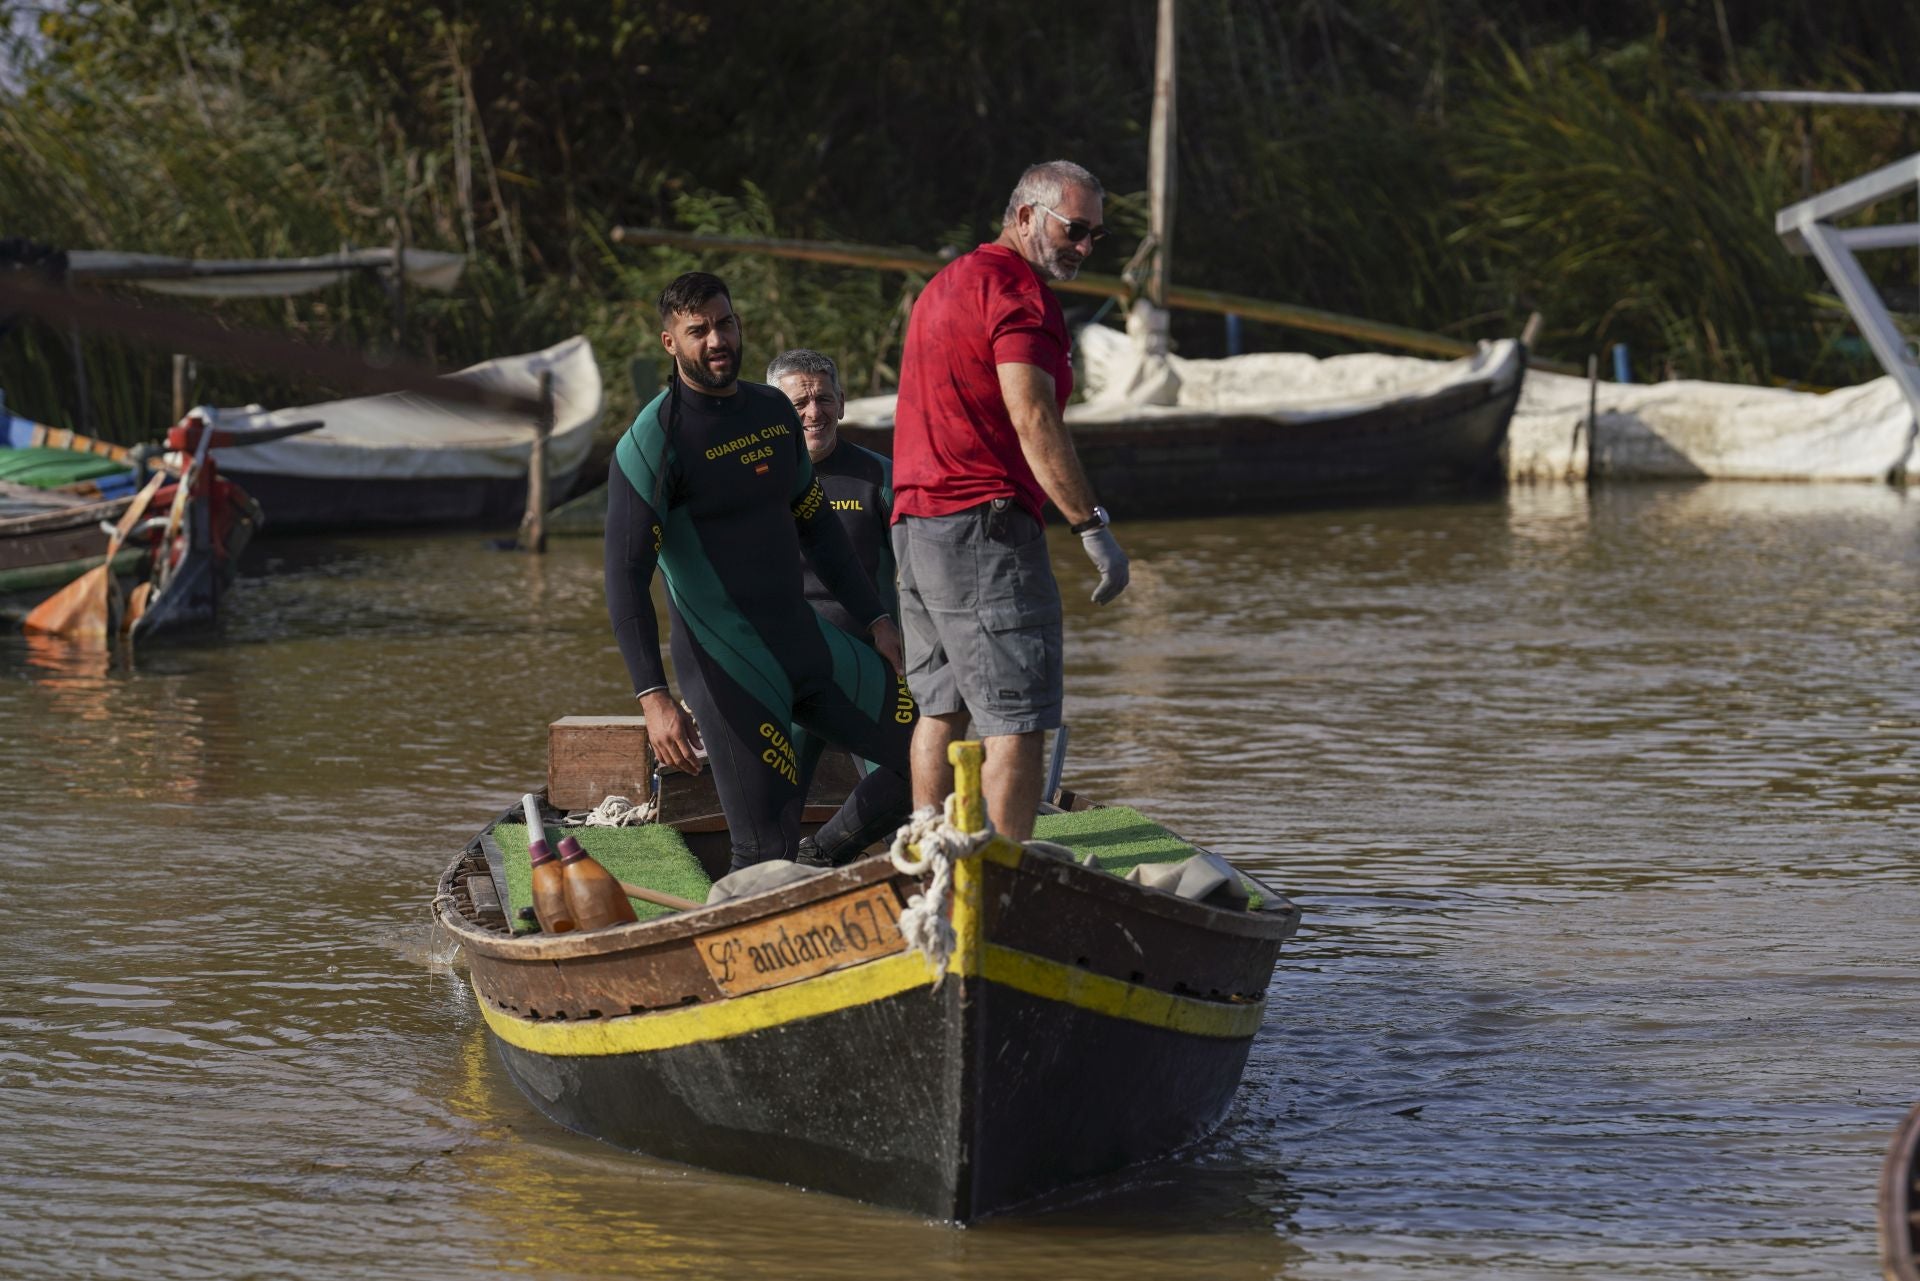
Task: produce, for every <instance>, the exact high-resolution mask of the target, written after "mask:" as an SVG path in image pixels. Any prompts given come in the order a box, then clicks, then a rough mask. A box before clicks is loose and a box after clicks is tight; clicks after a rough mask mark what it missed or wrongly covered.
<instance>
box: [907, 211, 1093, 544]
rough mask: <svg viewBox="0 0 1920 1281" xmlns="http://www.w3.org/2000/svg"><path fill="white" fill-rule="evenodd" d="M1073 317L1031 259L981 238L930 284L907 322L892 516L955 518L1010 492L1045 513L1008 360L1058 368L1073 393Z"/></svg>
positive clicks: (1064, 393) (1060, 395) (1057, 388)
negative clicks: (1023, 448) (1009, 385)
mask: <svg viewBox="0 0 1920 1281" xmlns="http://www.w3.org/2000/svg"><path fill="white" fill-rule="evenodd" d="M1070 351H1071V345H1070V343H1069V342H1068V339H1067V318H1066V316H1065V315H1063V314H1062V313H1061V311H1060V302H1059V300H1058V299H1057V298H1055V297H1054V296H1053V290H1051V289H1049V288H1048V287H1047V285H1046V282H1045V281H1044V280H1042V278H1041V276H1040V273H1039V272H1037V271H1035V270H1034V269H1033V267H1032V266H1031V265H1029V264H1028V262H1027V260H1026V259H1024V258H1022V257H1021V256H1020V255H1019V254H1017V253H1015V252H1014V251H1013V250H1011V249H1008V248H1005V247H1004V246H1001V245H992V244H989V245H981V246H980V247H979V248H978V249H976V250H974V251H973V252H972V253H970V254H967V255H965V256H963V257H960V258H957V259H955V260H954V261H953V262H950V263H948V264H947V265H946V266H945V267H942V268H941V269H940V272H939V274H938V275H936V276H934V278H933V279H932V280H930V281H928V282H927V287H926V289H925V290H924V291H923V292H922V293H921V295H920V299H919V301H918V302H916V303H914V305H913V315H912V316H911V317H910V318H909V319H908V321H907V343H906V349H905V351H904V352H903V353H902V354H901V358H900V399H899V402H898V405H897V407H896V408H895V410H894V416H893V519H894V520H895V521H898V520H899V519H900V518H901V517H902V516H946V515H949V514H951V513H953V512H957V511H964V510H965V509H966V508H969V507H976V506H978V505H979V504H981V503H984V502H986V501H987V500H988V499H989V498H1005V497H1007V496H1009V495H1011V496H1012V498H1013V499H1014V501H1015V502H1017V503H1019V504H1020V506H1022V507H1024V508H1025V509H1026V510H1027V511H1029V512H1032V513H1033V515H1034V517H1035V518H1036V519H1037V518H1039V516H1040V510H1041V507H1042V506H1043V505H1044V504H1045V503H1046V501H1047V496H1046V493H1045V491H1044V490H1042V489H1041V488H1040V482H1039V481H1037V480H1035V479H1034V476H1033V468H1032V467H1030V466H1028V465H1027V458H1026V455H1025V454H1023V453H1021V452H1020V438H1019V436H1018V435H1017V434H1016V433H1015V431H1014V429H1013V420H1012V419H1011V418H1010V417H1008V415H1007V405H1006V401H1005V400H1003V399H1002V398H1001V395H1000V374H999V372H998V369H997V366H1000V365H1016V364H1017V365H1036V366H1038V367H1039V368H1041V369H1044V370H1045V371H1046V372H1048V373H1050V374H1052V375H1053V387H1054V394H1055V396H1056V398H1057V399H1058V400H1059V402H1060V408H1061V409H1062V410H1064V409H1066V407H1067V397H1068V396H1070V395H1072V394H1073V365H1072V362H1071V360H1070V359H1069V353H1070Z"/></svg>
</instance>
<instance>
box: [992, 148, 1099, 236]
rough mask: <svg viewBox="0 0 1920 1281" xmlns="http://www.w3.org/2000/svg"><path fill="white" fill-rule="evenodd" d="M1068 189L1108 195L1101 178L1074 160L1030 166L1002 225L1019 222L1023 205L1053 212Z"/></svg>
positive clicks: (1014, 191) (1004, 216) (1053, 161)
mask: <svg viewBox="0 0 1920 1281" xmlns="http://www.w3.org/2000/svg"><path fill="white" fill-rule="evenodd" d="M1068 187H1080V188H1082V189H1084V190H1086V191H1087V192H1088V193H1090V194H1092V195H1095V196H1100V197H1103V198H1104V197H1105V196H1106V194H1107V191H1106V188H1105V187H1102V186H1101V185H1100V180H1099V179H1098V178H1096V177H1094V176H1093V175H1092V174H1091V173H1088V172H1087V171H1086V170H1085V169H1084V168H1082V167H1081V166H1079V165H1076V164H1074V163H1073V161H1071V160H1049V161H1047V162H1045V163H1044V164H1038V165H1029V166H1027V171H1026V172H1025V173H1023V174H1021V175H1020V181H1019V182H1018V183H1017V184H1015V186H1014V188H1013V194H1012V195H1011V196H1009V197H1007V211H1006V213H1004V214H1002V215H1001V221H1002V222H1005V223H1010V222H1012V221H1013V220H1014V219H1016V218H1018V217H1019V216H1020V206H1021V205H1045V206H1047V208H1049V209H1051V208H1053V207H1054V206H1055V205H1057V204H1059V203H1060V197H1061V196H1062V195H1064V194H1065V193H1066V189H1067V188H1068Z"/></svg>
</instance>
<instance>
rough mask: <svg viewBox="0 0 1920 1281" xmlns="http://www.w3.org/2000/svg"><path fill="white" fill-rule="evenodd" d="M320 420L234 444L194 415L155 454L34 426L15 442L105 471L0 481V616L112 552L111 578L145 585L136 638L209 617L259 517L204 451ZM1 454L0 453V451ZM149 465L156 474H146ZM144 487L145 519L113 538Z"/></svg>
mask: <svg viewBox="0 0 1920 1281" xmlns="http://www.w3.org/2000/svg"><path fill="white" fill-rule="evenodd" d="M23 421H24V420H20V419H14V420H13V423H14V425H16V426H17V425H19V424H20V423H22V422H23ZM319 425H320V424H319V423H317V422H304V423H292V424H286V425H283V426H280V427H276V428H271V429H267V430H263V431H259V432H256V433H255V434H254V436H252V437H251V438H246V439H243V438H241V437H239V436H237V435H235V434H234V433H230V432H223V431H218V430H214V429H211V428H209V427H208V426H207V425H206V423H205V420H204V418H202V417H200V416H199V414H198V413H197V412H196V413H195V414H190V415H188V417H187V418H186V419H185V420H184V421H183V422H181V423H179V424H177V425H176V426H174V427H172V428H171V429H169V431H168V433H167V439H166V442H165V445H164V447H163V451H161V452H154V453H150V452H149V451H148V450H147V449H144V448H143V449H138V450H128V449H126V448H124V447H121V446H116V445H106V444H104V443H103V442H100V441H96V440H92V439H90V438H87V437H84V436H76V435H75V434H74V433H71V432H55V431H53V430H52V429H49V428H45V427H40V428H38V429H37V431H36V433H35V434H34V435H33V437H32V439H31V443H29V444H27V445H24V446H18V445H16V446H15V447H14V448H15V449H17V450H18V449H31V450H35V451H38V453H39V454H40V455H41V456H44V455H46V454H47V453H48V452H49V451H53V452H58V451H61V450H66V451H71V452H72V453H73V454H74V456H75V457H76V458H77V459H85V458H89V457H92V458H104V459H110V460H111V461H112V462H113V464H114V467H115V470H111V471H107V472H104V473H98V474H90V475H89V476H88V478H87V479H85V480H82V481H74V482H70V483H66V484H59V485H55V486H54V487H52V488H49V489H36V488H33V487H31V486H25V485H17V484H11V483H0V601H4V602H5V604H4V608H3V610H0V612H4V613H5V614H7V615H9V616H24V615H26V614H27V613H28V612H29V611H30V610H31V609H32V607H33V606H35V605H37V604H38V603H39V602H40V600H41V598H42V597H44V596H45V595H46V594H47V593H48V592H50V591H53V590H55V589H59V588H62V587H64V586H65V585H66V584H68V583H71V582H73V581H74V580H75V579H77V578H79V577H80V576H81V575H82V574H85V573H87V572H88V571H90V570H93V569H95V568H97V567H99V566H100V565H102V564H106V563H108V560H109V556H111V571H110V572H111V573H113V574H114V575H116V576H118V575H127V576H129V577H130V578H132V579H133V580H135V584H136V586H138V585H139V584H145V590H144V591H142V592H141V593H140V600H141V602H142V607H141V609H140V610H139V612H138V613H137V614H136V615H133V616H132V622H131V624H130V625H129V628H128V631H129V634H130V635H132V636H134V637H136V638H146V637H152V636H157V635H160V634H163V633H167V632H175V631H184V630H189V629H194V628H199V627H206V626H210V625H212V624H214V623H216V622H217V621H218V620H219V617H220V613H221V607H222V602H223V600H224V598H225V596H226V592H227V589H228V588H229V587H231V586H232V584H233V580H234V577H235V573H236V570H237V566H238V562H239V557H240V553H241V552H242V551H243V550H244V549H245V548H246V546H247V544H248V543H249V542H250V541H251V540H252V538H253V536H254V534H255V533H256V532H258V530H259V529H260V527H261V526H262V525H263V524H265V517H264V515H263V514H262V512H261V509H260V505H259V504H258V503H257V502H255V501H254V499H253V497H252V496H251V495H250V494H248V493H247V492H246V490H244V489H242V488H241V487H240V486H238V485H236V484H234V483H232V482H231V481H229V480H227V479H226V478H224V477H223V476H221V475H220V470H219V467H218V466H217V465H216V464H215V463H214V461H213V460H212V459H211V458H210V457H208V453H209V451H210V449H211V448H212V447H214V446H216V445H217V446H225V447H228V448H239V447H242V446H245V445H247V444H248V443H250V442H252V441H261V442H264V441H269V440H276V439H282V438H285V437H288V436H293V435H297V434H300V433H302V432H306V431H311V430H314V429H315V428H317V427H318V426H319ZM15 435H16V436H18V433H17V432H16V433H15ZM8 452H9V451H8V450H6V449H0V456H4V455H6V454H7V453H8ZM54 461H56V462H57V460H54ZM36 470H39V471H40V472H41V473H42V474H43V475H46V476H49V477H52V478H55V479H58V478H59V477H61V476H64V475H71V474H73V472H72V470H71V469H68V468H63V467H60V466H52V467H48V468H39V469H36ZM150 470H151V472H152V473H156V474H157V473H164V474H165V475H164V477H162V479H160V480H158V481H154V480H153V476H152V475H150V474H149V472H150ZM149 482H151V483H154V484H156V485H157V487H156V488H155V489H154V492H153V493H152V494H151V495H149V497H148V505H147V507H146V513H145V514H146V519H145V520H143V521H141V522H140V523H139V524H138V525H136V526H134V527H133V528H131V529H129V530H127V531H125V532H124V533H123V534H121V535H119V536H116V527H117V526H118V525H119V524H120V523H122V521H123V519H124V518H125V517H126V515H127V512H128V509H129V507H130V506H132V505H133V504H134V503H135V502H136V501H137V499H136V497H135V491H136V489H137V488H139V487H140V486H142V485H144V484H147V483H149ZM113 495H118V496H113Z"/></svg>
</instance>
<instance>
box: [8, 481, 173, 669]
mask: <svg viewBox="0 0 1920 1281" xmlns="http://www.w3.org/2000/svg"><path fill="white" fill-rule="evenodd" d="M166 479H167V474H166V473H165V472H155V473H154V474H153V479H152V480H149V481H148V482H147V484H146V487H145V488H144V489H142V490H141V491H140V493H139V494H138V495H136V496H135V498H134V500H133V502H132V504H131V505H129V506H128V508H127V510H126V514H125V515H123V516H122V517H120V523H119V524H118V525H116V526H114V530H113V537H112V538H111V539H109V540H108V542H107V558H106V559H105V560H104V561H102V562H101V563H100V564H98V565H96V566H94V567H93V568H92V569H90V570H88V571H87V572H86V573H84V574H82V575H80V577H78V578H76V579H74V580H73V581H72V582H70V583H68V584H67V585H66V586H65V587H62V588H61V589H60V590H59V591H57V592H55V593H54V594H53V595H51V596H49V597H47V598H46V599H45V600H43V601H41V602H40V603H39V604H38V605H35V606H34V607H33V612H32V613H30V614H28V615H27V619H26V624H25V626H26V629H27V630H28V631H30V632H44V633H47V634H49V635H52V636H68V637H76V638H93V637H98V638H99V639H101V640H105V639H106V637H107V633H108V631H109V630H110V628H111V625H112V622H113V609H114V605H115V604H116V603H117V601H118V599H119V595H120V581H119V580H118V579H116V578H115V577H114V576H113V558H114V557H115V556H118V555H119V554H120V544H122V543H124V542H125V541H126V539H127V535H128V533H130V532H131V531H132V529H133V527H134V526H135V525H137V524H139V523H140V518H141V517H142V516H144V515H146V514H147V506H148V504H150V503H151V502H152V501H153V496H154V495H155V494H156V493H158V492H159V490H160V486H161V485H162V484H164V483H165V482H166ZM183 487H184V486H183Z"/></svg>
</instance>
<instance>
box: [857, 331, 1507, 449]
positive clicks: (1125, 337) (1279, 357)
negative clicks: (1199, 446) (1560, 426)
mask: <svg viewBox="0 0 1920 1281" xmlns="http://www.w3.org/2000/svg"><path fill="white" fill-rule="evenodd" d="M1128 331H1129V332H1128V333H1124V334H1123V333H1121V332H1120V331H1119V330H1117V329H1109V328H1106V327H1105V326H1101V325H1088V326H1086V327H1085V328H1083V329H1081V330H1080V332H1079V334H1078V336H1077V337H1076V340H1075V345H1076V349H1077V353H1078V356H1079V364H1080V371H1079V378H1080V382H1081V388H1082V389H1083V390H1084V391H1085V393H1086V400H1085V401H1084V403H1077V404H1073V405H1069V406H1067V415H1066V416H1067V421H1068V422H1069V423H1118V422H1131V421H1151V420H1152V419H1153V418H1156V417H1170V416H1174V415H1179V416H1181V417H1191V416H1193V415H1194V414H1196V413H1200V414H1206V413H1218V414H1233V415H1235V416H1237V417H1245V416H1248V415H1253V416H1258V417H1264V418H1272V419H1273V420H1274V421H1276V422H1312V421H1315V420H1317V419H1323V418H1335V417H1344V416H1346V415H1349V414H1354V413H1358V412H1361V411H1364V410H1368V409H1375V408H1379V407H1382V406H1386V405H1392V404H1398V403H1402V402H1406V401H1415V400H1421V399H1425V398H1426V397H1429V396H1432V395H1434V394H1435V393H1437V392H1441V391H1445V390H1447V389H1448V388H1450V387H1455V386H1459V385H1461V384H1464V383H1472V382H1497V383H1503V384H1509V385H1510V382H1511V380H1513V379H1517V378H1519V377H1520V376H1521V375H1522V372H1523V365H1522V358H1521V356H1522V354H1521V351H1520V345H1519V344H1518V343H1516V342H1514V341H1513V340H1512V339H1502V340H1501V341H1499V342H1493V343H1482V344H1481V346H1480V350H1479V351H1477V352H1476V353H1474V354H1473V355H1471V356H1465V357H1462V358H1460V359H1458V360H1426V359H1423V358H1421V357H1418V356H1387V355H1381V354H1379V353H1377V352H1361V353H1357V354H1355V355H1349V356H1328V357H1324V358H1322V357H1316V356H1306V355H1301V354H1298V353H1294V352H1261V353H1254V354H1251V355H1245V356H1229V357H1227V358H1225V359H1224V360H1188V359H1185V358H1183V357H1180V356H1175V355H1172V354H1171V353H1170V352H1168V351H1167V350H1166V342H1165V313H1164V312H1160V313H1154V312H1151V311H1150V310H1149V309H1147V308H1146V305H1145V304H1138V305H1136V309H1135V312H1134V315H1133V316H1132V317H1131V318H1130V319H1129V321H1128ZM893 409H894V398H893V397H892V396H867V397H863V398H861V399H858V400H853V401H849V402H848V404H847V415H846V421H847V422H848V423H849V424H852V425H857V426H871V427H887V426H891V425H892V424H893Z"/></svg>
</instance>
